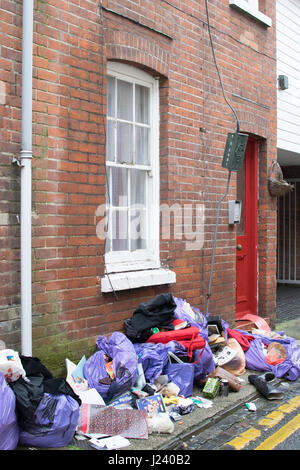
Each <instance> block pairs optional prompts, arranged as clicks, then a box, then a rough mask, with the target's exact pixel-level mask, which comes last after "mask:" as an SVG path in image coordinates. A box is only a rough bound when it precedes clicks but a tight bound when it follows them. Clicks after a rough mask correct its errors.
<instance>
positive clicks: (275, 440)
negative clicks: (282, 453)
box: [225, 395, 300, 450]
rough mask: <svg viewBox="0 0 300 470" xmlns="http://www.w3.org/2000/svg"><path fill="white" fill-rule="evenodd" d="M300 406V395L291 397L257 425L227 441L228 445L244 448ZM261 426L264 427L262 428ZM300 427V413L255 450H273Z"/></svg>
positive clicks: (239, 448) (236, 448) (237, 448)
mask: <svg viewBox="0 0 300 470" xmlns="http://www.w3.org/2000/svg"><path fill="white" fill-rule="evenodd" d="M299 408H300V395H297V396H295V397H294V398H291V399H290V400H289V401H288V402H287V403H285V404H283V405H281V406H279V407H278V408H276V410H274V411H272V412H271V413H269V414H267V415H266V416H265V417H264V418H263V419H261V420H260V421H258V423H257V427H251V428H249V429H247V431H245V432H243V433H241V434H240V435H239V436H237V437H235V438H234V439H232V440H231V441H229V442H227V443H226V444H225V445H226V446H231V447H233V448H234V449H235V450H242V449H244V448H245V447H246V446H247V445H248V444H249V443H250V442H252V441H255V440H256V439H258V438H259V437H261V435H262V432H263V431H264V430H265V429H266V428H268V429H271V428H273V427H274V426H276V425H277V424H278V423H280V421H281V420H282V419H283V418H284V417H286V416H287V415H288V414H290V413H292V412H295V411H297V409H299ZM259 427H261V428H263V429H260V428H259ZM299 428H300V414H297V415H296V416H295V417H294V418H293V419H291V420H290V421H289V422H288V423H287V424H285V425H284V426H282V427H281V428H280V429H279V430H278V431H276V432H275V433H274V434H272V435H271V436H270V437H268V438H267V439H265V440H264V441H262V442H261V443H260V444H259V445H258V446H257V447H256V448H255V449H254V450H272V449H274V448H275V447H276V446H277V445H278V444H280V443H281V442H283V441H285V440H286V439H287V438H288V437H289V436H290V435H291V434H293V432H295V431H296V430H297V429H299Z"/></svg>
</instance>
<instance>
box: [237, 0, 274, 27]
mask: <svg viewBox="0 0 300 470" xmlns="http://www.w3.org/2000/svg"><path fill="white" fill-rule="evenodd" d="M229 5H230V6H231V7H233V8H237V9H238V10H241V11H244V12H245V13H248V15H250V16H252V17H253V18H255V19H256V20H258V21H260V22H261V23H263V24H264V25H266V26H268V27H271V26H272V20H271V18H269V17H268V16H267V15H265V14H264V13H262V12H261V11H259V10H257V9H256V8H253V7H252V6H251V5H249V3H248V2H246V1H245V0H229Z"/></svg>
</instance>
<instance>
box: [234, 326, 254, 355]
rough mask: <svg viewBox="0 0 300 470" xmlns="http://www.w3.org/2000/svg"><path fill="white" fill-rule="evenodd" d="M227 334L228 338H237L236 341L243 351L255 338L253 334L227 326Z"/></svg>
mask: <svg viewBox="0 0 300 470" xmlns="http://www.w3.org/2000/svg"><path fill="white" fill-rule="evenodd" d="M227 334H228V336H229V338H235V339H236V340H237V342H238V343H239V344H240V345H241V347H242V350H243V351H244V352H245V351H247V350H248V349H249V346H250V343H251V341H253V340H254V339H255V338H254V336H251V335H244V334H243V333H241V332H240V331H237V330H231V329H230V328H227Z"/></svg>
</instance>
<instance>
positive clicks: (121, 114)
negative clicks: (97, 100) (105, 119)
mask: <svg viewBox="0 0 300 470" xmlns="http://www.w3.org/2000/svg"><path fill="white" fill-rule="evenodd" d="M117 88H118V103H117V113H118V118H119V119H126V121H132V119H133V84H132V83H128V82H124V81H123V80H117Z"/></svg>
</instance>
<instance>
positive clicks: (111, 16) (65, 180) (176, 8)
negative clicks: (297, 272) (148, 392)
mask: <svg viewBox="0 0 300 470" xmlns="http://www.w3.org/2000/svg"><path fill="white" fill-rule="evenodd" d="M208 4H209V12H210V23H211V28H212V29H211V31H212V37H213V40H214V44H215V50H216V56H217V60H218V64H219V67H220V72H221V74H222V77H223V82H224V87H225V89H226V94H227V97H228V99H229V100H230V102H231V104H232V105H233V106H234V108H235V109H236V111H237V113H238V115H239V119H240V125H241V131H244V132H249V133H251V134H254V135H256V136H258V137H259V138H260V139H261V140H262V145H261V153H260V202H259V218H260V222H261V223H260V233H259V281H260V283H259V296H260V303H259V309H260V312H259V313H260V314H263V315H264V316H266V315H267V316H270V315H274V313H275V312H274V305H275V271H274V267H275V266H274V264H276V259H275V251H276V227H275V225H276V222H274V221H275V219H276V202H274V201H273V200H272V199H271V198H270V196H269V195H268V192H267V190H266V182H267V173H268V168H269V165H270V161H271V160H272V158H274V157H275V155H276V66H275V29H274V27H273V28H265V27H264V26H262V25H259V24H258V23H256V22H255V21H254V20H251V19H249V17H247V16H245V15H243V14H241V13H239V12H237V11H235V10H232V9H230V7H229V6H228V1H227V0H210V1H208ZM0 11H1V23H2V25H1V32H0V42H1V44H2V49H1V51H2V54H1V59H0V60H1V65H2V66H1V72H0V80H1V81H2V82H3V83H4V84H5V86H6V102H5V103H2V102H1V104H0V109H1V118H2V122H3V124H4V125H3V126H1V127H2V128H4V129H5V130H4V131H3V137H2V139H1V140H2V148H1V167H0V171H1V173H0V178H1V188H0V190H1V192H2V193H3V197H2V198H1V209H2V210H1V213H2V212H3V213H7V214H8V216H7V217H8V218H7V219H5V220H7V223H6V224H4V225H2V226H1V227H0V236H1V237H2V238H1V241H2V240H3V243H2V244H1V248H0V255H1V276H3V277H1V279H3V282H2V283H1V285H2V286H4V287H5V289H2V292H1V295H2V294H3V293H4V296H3V298H1V306H2V310H0V312H1V313H0V321H1V323H0V328H1V327H2V332H3V334H2V336H3V335H4V336H5V340H6V342H7V343H8V344H10V345H14V346H15V347H18V345H19V330H20V322H19V285H18V270H19V250H18V246H19V244H18V241H19V230H18V225H17V222H16V218H15V217H14V214H17V213H18V210H19V209H18V199H19V172H18V169H17V168H15V167H14V166H12V165H11V160H12V157H13V156H14V155H17V154H18V153H19V151H20V130H21V121H20V119H21V110H20V104H21V99H20V97H21V88H20V83H21V34H22V31H21V24H22V2H15V1H9V0H6V1H5V2H1V4H0ZM99 12H100V10H99V4H98V2H94V1H88V0H86V1H80V2H78V0H69V1H63V0H62V1H59V2H58V1H56V0H49V1H48V2H40V1H36V2H35V13H34V50H33V56H34V57H33V65H34V71H33V74H34V80H33V134H34V135H33V143H34V152H33V153H34V159H33V219H32V220H33V312H34V313H33V315H34V316H33V347H34V354H35V355H39V356H40V357H42V358H43V357H47V359H48V360H51V361H52V363H53V367H57V368H59V367H61V366H62V364H63V361H64V358H65V357H71V358H72V357H73V358H74V359H76V358H80V357H81V355H82V354H86V353H87V350H88V349H89V348H91V347H93V345H94V343H95V338H96V337H97V336H98V335H99V334H108V333H110V332H112V331H114V330H121V329H122V327H123V322H124V319H126V318H128V317H130V316H131V314H132V312H133V310H134V309H135V308H136V307H137V306H138V304H139V303H140V302H142V301H144V300H146V299H149V298H152V297H153V296H155V295H157V294H158V293H160V292H167V291H171V292H173V293H174V295H176V296H179V297H182V298H186V299H187V300H188V301H189V302H190V304H191V305H194V306H197V307H199V308H200V310H202V311H205V301H206V293H207V288H208V280H209V271H210V260H211V248H212V240H213V235H214V224H215V217H216V204H217V200H218V199H219V198H220V196H221V195H222V193H223V192H224V190H225V186H226V179H227V171H226V170H224V169H223V168H222V167H221V163H222V158H223V151H224V146H225V141H226V135H227V133H228V132H233V131H234V130H235V127H236V123H235V120H234V118H233V115H232V113H231V111H230V109H229V108H228V106H227V104H226V103H225V102H224V99H223V96H222V93H221V88H220V84H219V80H218V76H217V73H216V69H215V66H214V64H213V61H212V52H211V48H210V44H209V37H208V30H207V20H206V15H205V6H204V2H199V1H198V0H197V1H192V0H189V1H185V2H183V1H180V2H179V1H178V0H171V1H170V2H167V1H157V2H155V1H150V0H149V1H146V0H145V1H143V2H138V1H136V0H134V1H123V0H119V1H118V0H116V1H113V0H104V1H103V11H102V14H103V26H104V29H102V24H101V17H100V14H99ZM265 13H266V14H267V15H268V16H270V17H271V18H272V20H273V24H274V23H275V16H274V15H275V6H274V2H272V1H271V0H269V1H267V0H266V1H265ZM103 36H104V42H105V44H104V47H103V46H102V41H103ZM106 60H120V61H125V62H128V63H133V64H134V65H136V66H139V67H141V68H143V69H145V70H147V71H149V72H151V73H153V74H154V75H159V76H160V84H161V86H160V96H161V146H160V162H161V203H168V204H170V205H172V204H173V203H179V204H181V205H182V204H184V203H191V202H193V203H194V204H196V203H200V202H202V203H204V204H205V208H206V212H205V215H206V219H205V222H206V225H205V245H204V248H203V250H201V251H190V252H187V251H186V250H185V245H184V242H181V241H176V240H175V241H174V240H169V241H162V243H161V259H162V262H163V264H164V265H166V266H168V267H169V268H171V269H173V270H174V271H175V272H176V276H177V282H176V285H173V286H171V287H170V288H169V287H168V286H160V287H155V288H145V289H136V290H132V291H123V292H119V293H118V297H119V300H118V301H116V299H115V297H114V295H113V294H101V289H100V284H99V279H100V278H101V276H102V275H103V254H104V245H103V241H101V240H99V239H98V238H97V237H96V230H95V227H96V226H95V211H96V208H97V206H98V205H99V204H102V203H103V202H104V194H105V160H104V141H105V139H104V132H103V124H104V119H103V112H104V111H105V88H104V87H103V84H102V77H103V71H104V73H105V64H106ZM103 65H104V69H103ZM230 191H231V192H230V194H231V196H232V197H235V178H234V176H233V179H232V184H231V190H230ZM2 193H1V195H2ZM1 220H2V219H1ZM3 220H4V219H3ZM219 228H220V230H219V236H218V245H217V251H216V263H215V270H214V278H213V290H212V298H211V303H210V307H211V308H210V311H211V312H212V313H217V314H220V315H222V316H223V318H224V319H226V320H227V321H228V322H230V323H232V324H233V323H234V308H235V307H234V306H235V245H236V244H235V229H232V228H229V226H228V224H227V211H226V207H225V206H223V207H222V210H221V220H220V227H219Z"/></svg>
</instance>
